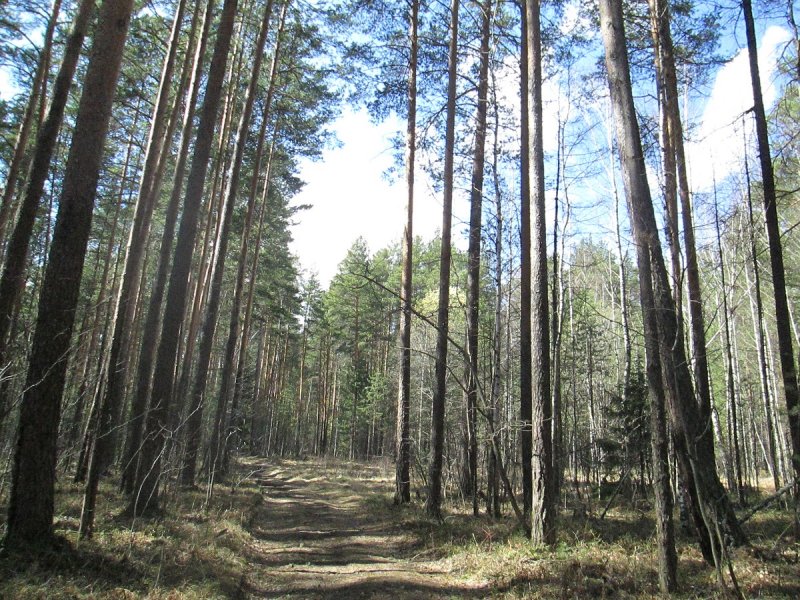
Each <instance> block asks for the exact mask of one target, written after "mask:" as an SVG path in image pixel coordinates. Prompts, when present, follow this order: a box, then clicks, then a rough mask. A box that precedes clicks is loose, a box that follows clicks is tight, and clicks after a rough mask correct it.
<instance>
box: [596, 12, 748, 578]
mask: <svg viewBox="0 0 800 600" xmlns="http://www.w3.org/2000/svg"><path fill="white" fill-rule="evenodd" d="M600 9H601V10H600V15H601V30H602V35H603V41H604V45H605V49H606V67H607V69H608V80H609V89H610V91H611V98H612V104H613V105H614V112H615V120H616V124H617V139H618V143H619V147H620V153H621V155H622V164H623V175H624V181H625V189H626V194H627V198H628V204H629V209H630V213H631V219H632V223H633V230H634V235H635V237H636V242H637V244H638V252H641V253H646V254H644V256H642V257H641V259H640V271H641V269H642V264H641V263H642V262H644V261H646V262H647V264H648V265H649V270H650V271H651V278H645V277H644V276H643V275H641V274H640V277H642V278H643V279H648V280H649V281H650V282H651V285H652V289H653V302H652V305H650V306H648V304H647V303H646V302H647V301H648V298H646V297H643V298H642V302H643V310H645V311H651V310H652V311H654V314H655V319H656V322H657V327H658V343H659V348H660V360H661V363H662V365H661V369H662V372H663V376H664V384H665V391H666V393H667V398H668V402H669V404H670V417H671V422H672V427H673V431H674V432H675V435H676V450H677V451H679V452H685V453H686V457H687V458H688V461H689V464H690V468H691V476H692V479H691V482H690V483H691V484H692V485H693V487H694V490H695V492H696V496H697V500H698V503H699V509H700V511H701V514H702V524H705V526H706V528H707V531H708V533H709V535H711V536H712V538H711V539H712V543H711V549H712V552H713V559H714V563H715V565H716V566H717V568H718V572H719V574H720V578H721V577H722V574H721V569H722V565H723V564H724V554H725V552H726V542H725V536H727V535H730V537H731V539H732V540H734V541H735V542H742V541H744V539H745V538H744V534H743V533H742V531H741V528H740V527H739V524H738V522H737V521H736V517H735V514H734V513H733V509H732V507H731V504H730V501H729V500H728V497H727V495H726V494H725V490H724V489H723V488H722V485H721V483H720V482H719V478H718V476H717V472H716V464H715V462H714V459H713V456H708V455H707V454H705V450H706V446H705V445H704V444H703V443H702V442H701V441H699V440H700V438H701V432H700V430H699V429H700V427H701V422H700V419H699V414H698V412H699V411H698V406H697V404H696V403H695V402H694V390H693V389H692V382H691V377H690V375H689V371H688V365H687V361H686V354H685V350H684V347H683V336H682V334H681V332H680V330H679V329H678V321H677V315H676V308H675V304H674V301H673V299H672V296H671V294H670V289H669V276H668V275H667V271H666V267H665V265H664V260H663V255H662V253H661V246H660V242H659V239H658V226H657V224H656V220H655V213H654V210H653V204H652V200H651V198H650V190H649V186H648V184H647V174H646V170H645V164H644V154H643V152H642V147H641V138H640V135H639V126H638V122H637V120H636V113H635V109H634V103H633V93H632V89H631V83H630V71H629V67H628V57H627V48H626V46H625V34H624V28H623V21H622V5H621V2H620V1H619V0H601V2H600ZM645 283H647V281H646V282H645Z"/></svg>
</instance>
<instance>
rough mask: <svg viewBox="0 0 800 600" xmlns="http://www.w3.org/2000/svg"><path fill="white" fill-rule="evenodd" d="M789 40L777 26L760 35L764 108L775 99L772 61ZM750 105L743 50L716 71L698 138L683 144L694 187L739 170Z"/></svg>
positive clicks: (707, 185)
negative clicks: (744, 128)
mask: <svg viewBox="0 0 800 600" xmlns="http://www.w3.org/2000/svg"><path fill="white" fill-rule="evenodd" d="M790 40H791V34H790V33H789V31H788V30H786V29H784V28H782V27H777V26H772V27H769V28H768V29H767V30H766V32H765V33H764V35H763V37H762V38H761V44H760V46H759V49H758V63H759V70H760V71H761V85H762V88H763V89H762V91H763V95H764V104H765V106H767V107H770V106H771V105H772V104H774V102H775V100H776V98H777V94H778V89H777V85H776V83H775V76H776V64H777V60H778V57H779V53H780V51H781V50H782V48H783V46H784V45H785V44H786V43H787V42H789V41H790ZM752 106H753V91H752V86H751V84H750V66H749V62H748V57H747V50H746V49H745V50H741V51H740V52H739V53H738V54H737V55H736V57H735V58H734V59H733V60H732V61H730V62H729V63H728V64H726V65H725V66H724V67H723V68H722V69H720V71H719V73H718V74H717V77H716V79H715V81H714V88H713V90H712V92H711V96H710V98H709V99H708V102H707V103H706V105H705V109H704V110H703V116H702V120H701V125H700V128H699V131H698V132H697V140H698V141H696V142H693V143H690V144H688V146H687V152H688V158H689V166H690V169H691V174H690V175H691V178H692V184H693V187H694V188H695V189H696V190H698V191H704V190H708V189H710V188H711V187H712V185H713V178H714V176H716V179H717V181H721V180H722V179H724V178H725V177H727V176H728V175H730V174H731V173H733V172H734V171H736V170H741V165H742V156H743V148H742V146H743V139H742V127H741V126H742V115H743V114H744V113H745V111H747V110H748V109H750V107H752ZM749 120H750V119H749V118H747V121H748V122H749ZM748 130H749V125H748Z"/></svg>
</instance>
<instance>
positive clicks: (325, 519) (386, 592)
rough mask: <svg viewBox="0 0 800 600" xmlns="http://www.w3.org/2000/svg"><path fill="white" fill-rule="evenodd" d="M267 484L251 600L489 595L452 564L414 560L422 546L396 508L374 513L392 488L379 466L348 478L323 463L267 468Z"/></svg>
mask: <svg viewBox="0 0 800 600" xmlns="http://www.w3.org/2000/svg"><path fill="white" fill-rule="evenodd" d="M259 483H260V485H261V486H262V490H263V499H264V501H263V502H262V503H261V504H260V505H259V506H258V507H257V508H256V509H255V512H254V513H253V515H252V518H251V521H250V533H251V536H252V539H253V543H252V545H251V547H250V555H249V556H248V562H249V564H250V568H249V571H248V572H247V573H246V575H245V577H244V578H243V580H242V585H241V591H242V595H243V596H244V597H247V598H280V597H294V598H450V597H461V598H463V597H482V596H483V595H485V593H486V591H487V590H486V588H485V587H484V586H483V585H481V584H479V583H478V582H471V581H466V580H464V579H462V578H459V577H458V574H457V573H452V572H450V570H449V568H448V565H447V564H446V562H445V561H425V560H420V559H415V558H414V549H415V548H419V547H420V540H418V539H416V537H415V536H414V535H413V534H412V533H409V532H404V531H402V528H401V526H400V525H399V523H398V521H397V520H396V519H394V520H393V516H394V515H392V513H391V507H388V506H387V507H386V510H385V511H384V510H378V509H376V508H375V507H374V505H375V502H374V500H375V499H376V498H379V497H386V494H387V493H388V492H389V490H390V489H391V488H390V482H389V481H387V480H386V479H382V478H381V477H379V469H378V468H377V467H366V466H365V467H363V468H361V469H359V470H358V471H354V470H352V469H351V470H350V471H349V473H348V474H347V476H346V477H345V476H342V474H341V470H340V468H333V467H331V468H328V467H327V466H326V465H325V464H323V463H319V462H314V463H303V462H288V461H284V462H281V463H280V464H279V465H277V466H275V465H271V466H270V465H265V466H264V468H263V470H262V471H261V474H260V476H259ZM371 500H372V501H373V502H372V506H371V507H370V501H371Z"/></svg>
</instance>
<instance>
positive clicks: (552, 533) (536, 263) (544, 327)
mask: <svg viewBox="0 0 800 600" xmlns="http://www.w3.org/2000/svg"><path fill="white" fill-rule="evenodd" d="M526 4H527V16H528V18H527V23H526V26H527V28H526V30H525V35H526V37H527V39H528V45H527V51H528V80H527V83H528V89H527V91H526V94H527V95H528V98H529V101H528V128H529V131H530V133H529V138H528V140H529V143H530V144H531V148H530V152H529V154H528V161H529V164H530V167H529V169H530V178H531V184H530V204H531V207H532V214H531V218H532V224H531V233H532V249H531V250H532V255H533V256H532V261H531V285H532V299H531V308H532V313H531V360H532V365H535V367H536V368H533V369H532V377H533V382H532V386H531V390H532V395H531V408H532V411H531V426H532V431H533V445H532V451H533V458H532V461H531V467H532V469H533V474H532V483H533V488H532V505H531V539H532V541H533V542H534V543H536V544H542V543H544V544H553V543H555V540H556V502H555V498H553V423H552V419H553V414H552V405H551V396H550V317H549V310H548V294H547V232H546V229H545V220H546V215H545V196H544V136H543V133H542V121H543V117H542V113H543V105H542V40H541V25H540V14H539V12H540V0H527V2H526ZM524 366H525V367H527V365H524Z"/></svg>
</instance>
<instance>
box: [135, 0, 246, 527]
mask: <svg viewBox="0 0 800 600" xmlns="http://www.w3.org/2000/svg"><path fill="white" fill-rule="evenodd" d="M237 5H238V0H225V2H224V4H223V7H222V13H221V16H220V20H219V24H218V29H217V39H216V42H215V44H214V53H213V56H212V58H211V66H210V68H209V72H208V78H207V81H206V89H205V96H204V99H203V106H202V108H201V111H200V121H199V123H198V126H197V138H196V140H195V146H194V157H193V158H192V166H191V168H190V171H189V177H188V180H187V187H186V195H185V198H184V204H183V215H182V217H181V223H180V227H179V229H178V240H177V243H176V246H175V252H174V255H173V263H172V276H171V278H170V282H169V289H168V291H167V298H166V306H165V307H164V319H163V326H162V331H161V340H160V342H159V345H158V351H157V353H156V362H155V372H154V376H153V391H152V397H151V401H150V411H149V412H148V414H147V422H146V425H147V426H146V430H145V431H146V435H145V439H144V441H143V446H142V455H141V459H140V465H139V469H138V473H137V477H136V486H135V488H136V489H135V490H134V494H133V497H132V499H131V505H130V509H131V512H133V513H134V514H139V513H144V512H146V511H148V510H150V509H155V508H157V507H158V503H159V492H158V485H159V481H160V479H161V459H162V454H163V451H164V447H165V444H166V442H167V437H166V436H167V431H166V428H167V427H168V426H169V422H168V421H169V414H170V404H171V399H172V388H173V379H174V378H173V373H174V371H175V364H176V361H177V350H178V341H179V336H180V329H181V324H182V322H183V315H184V312H185V309H186V301H187V297H188V295H187V291H188V290H187V287H188V279H189V271H190V270H191V265H192V253H193V251H194V246H195V244H194V242H195V236H196V234H197V221H198V217H199V213H200V211H199V208H200V203H201V201H202V198H203V188H204V187H205V180H206V174H207V172H208V162H209V156H210V153H211V145H212V141H213V137H214V129H215V123H216V121H217V113H218V109H219V103H220V98H221V96H222V83H223V80H224V77H225V70H226V63H227V57H228V50H229V49H230V44H231V37H232V33H233V23H234V17H235V15H236V8H237Z"/></svg>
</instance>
